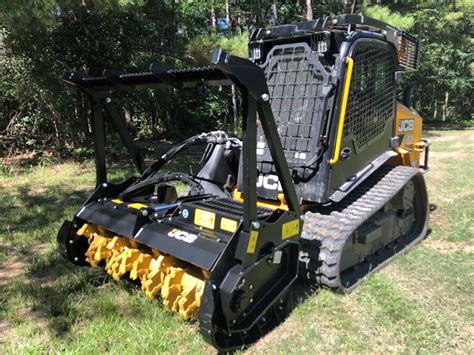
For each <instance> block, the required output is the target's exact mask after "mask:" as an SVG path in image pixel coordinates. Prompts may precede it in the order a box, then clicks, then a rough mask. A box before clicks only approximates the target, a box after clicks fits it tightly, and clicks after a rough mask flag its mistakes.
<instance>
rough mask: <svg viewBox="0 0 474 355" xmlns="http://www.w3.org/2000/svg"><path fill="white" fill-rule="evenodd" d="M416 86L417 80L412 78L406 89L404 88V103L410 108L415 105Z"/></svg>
mask: <svg viewBox="0 0 474 355" xmlns="http://www.w3.org/2000/svg"><path fill="white" fill-rule="evenodd" d="M415 87H416V81H415V80H412V81H410V82H409V83H408V84H407V86H406V87H405V90H403V104H404V105H405V106H406V107H408V108H411V107H413V93H414V91H415Z"/></svg>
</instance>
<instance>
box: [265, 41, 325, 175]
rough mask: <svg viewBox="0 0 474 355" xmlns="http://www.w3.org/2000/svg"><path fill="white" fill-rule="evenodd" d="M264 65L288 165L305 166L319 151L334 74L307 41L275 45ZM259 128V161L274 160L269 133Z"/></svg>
mask: <svg viewBox="0 0 474 355" xmlns="http://www.w3.org/2000/svg"><path fill="white" fill-rule="evenodd" d="M262 67H263V68H264V70H265V76H266V78H267V85H268V89H269V93H270V97H271V106H272V110H273V115H274V118H275V122H276V125H277V128H278V133H279V135H280V139H281V143H282V146H283V150H284V152H285V156H286V159H287V161H288V165H289V167H290V168H292V167H299V166H305V165H306V164H307V163H308V162H311V161H312V160H313V158H314V157H315V156H317V154H318V151H319V141H320V134H321V129H322V125H323V122H324V119H325V118H326V115H327V110H328V94H329V92H330V91H331V88H332V87H333V85H332V84H331V76H330V75H329V73H328V72H327V71H326V70H325V68H324V67H323V65H322V64H321V62H320V61H319V60H318V55H317V53H316V54H314V55H313V54H312V50H311V48H310V47H309V46H308V44H306V43H295V44H288V45H281V46H275V47H273V48H272V50H271V51H270V52H269V53H268V55H267V58H266V61H265V63H264V64H263V65H262ZM257 129H258V131H257V160H258V162H260V163H263V162H268V163H270V162H271V161H272V159H271V155H270V151H269V150H268V147H267V145H266V142H265V135H264V133H263V130H262V128H261V127H260V125H259V127H258V128H257ZM265 165H267V164H265ZM269 165H272V164H269ZM267 166H268V165H267ZM264 170H267V169H264Z"/></svg>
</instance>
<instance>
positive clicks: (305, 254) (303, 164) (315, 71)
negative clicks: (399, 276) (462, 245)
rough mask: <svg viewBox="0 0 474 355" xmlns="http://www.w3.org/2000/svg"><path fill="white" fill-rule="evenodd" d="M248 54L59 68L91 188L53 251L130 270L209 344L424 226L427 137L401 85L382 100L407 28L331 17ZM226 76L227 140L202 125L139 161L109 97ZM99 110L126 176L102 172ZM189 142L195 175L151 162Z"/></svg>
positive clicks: (413, 49) (231, 344) (373, 264)
mask: <svg viewBox="0 0 474 355" xmlns="http://www.w3.org/2000/svg"><path fill="white" fill-rule="evenodd" d="M249 52H250V59H243V58H238V57H235V56H232V55H229V54H227V53H225V52H223V51H222V50H220V49H217V50H216V51H215V52H214V54H213V56H212V59H211V64H210V65H209V66H208V67H203V68H170V67H167V66H163V65H160V64H153V65H152V66H151V67H150V70H148V71H144V72H134V73H129V72H119V71H113V70H106V71H105V72H104V74H103V76H100V77H90V76H84V75H81V74H77V73H73V72H66V73H65V75H64V80H65V81H66V82H68V83H70V84H73V85H76V86H77V87H78V88H79V89H81V90H82V91H83V92H85V93H87V94H88V95H89V96H90V98H91V102H92V114H93V117H92V122H93V128H94V134H95V152H96V170H97V188H96V190H95V191H94V192H93V193H92V195H91V196H90V197H89V198H88V199H87V201H85V202H84V204H83V205H82V207H81V208H80V209H79V211H78V212H77V213H76V215H75V216H74V217H73V219H72V221H65V222H64V224H63V225H62V227H61V229H60V231H59V234H58V243H59V249H60V251H61V253H62V255H63V256H64V257H65V258H66V259H68V260H70V261H71V262H73V263H75V264H77V265H91V266H93V267H97V266H103V267H105V269H106V270H107V272H108V273H109V274H110V275H111V276H112V277H113V278H114V279H116V280H119V279H120V278H122V277H124V276H127V277H129V278H131V279H132V280H137V282H138V283H139V284H140V285H141V288H142V289H143V290H144V291H145V293H146V296H147V297H149V298H153V297H155V296H157V297H160V298H161V300H162V302H163V304H164V305H165V306H166V307H167V308H169V309H170V310H171V311H173V312H177V313H179V315H180V316H181V317H182V318H183V319H197V320H198V322H199V328H200V331H201V333H202V335H203V337H204V338H205V340H206V341H207V342H209V343H210V344H212V345H214V346H215V347H216V348H217V349H219V350H223V351H226V350H232V349H235V348H240V347H242V346H244V345H246V344H249V343H251V342H253V341H255V340H257V339H258V338H259V337H261V336H262V335H263V334H265V333H266V332H267V331H268V330H269V329H271V328H273V327H274V326H275V325H277V324H278V323H279V322H281V321H282V320H283V319H284V318H285V316H286V315H287V314H288V312H289V311H290V310H291V307H290V306H289V304H290V303H289V302H288V298H289V294H290V291H291V289H292V288H294V286H295V281H296V280H297V279H298V278H303V279H309V280H312V282H315V283H318V284H320V285H322V286H326V287H329V288H331V289H333V290H336V291H339V292H342V293H346V292H349V291H351V290H352V289H353V288H354V287H356V286H357V285H358V284H359V283H360V282H361V281H362V280H363V279H364V278H365V277H367V276H368V275H370V274H372V273H373V272H375V271H376V270H378V269H380V268H381V267H382V266H384V265H385V264H387V263H388V262H389V261H390V260H391V259H392V258H393V257H395V256H396V255H399V254H402V253H404V252H406V251H407V250H408V249H409V248H411V247H412V246H413V245H415V244H416V243H418V242H420V241H421V240H422V239H423V238H424V237H425V236H426V234H427V229H428V217H429V206H428V198H427V191H426V187H425V182H424V178H423V172H425V171H426V170H427V169H428V166H427V165H428V147H429V141H427V140H423V139H422V137H421V127H422V119H421V117H420V116H419V115H418V114H417V113H416V112H415V111H414V110H413V109H412V108H411V107H410V106H411V105H410V88H409V89H408V90H407V92H406V95H405V96H404V100H403V103H404V104H403V103H398V102H397V96H396V95H397V93H396V86H397V85H396V83H397V81H398V80H399V78H400V77H401V73H402V70H403V69H411V70H416V69H417V66H418V62H419V43H418V41H417V40H416V39H415V38H413V37H411V36H410V35H408V34H407V33H405V32H402V31H399V30H397V29H395V28H393V27H391V26H389V25H387V24H385V23H382V22H379V21H376V20H373V19H370V18H367V17H364V16H361V15H340V16H335V17H327V18H322V19H318V20H315V21H308V22H301V23H296V24H291V25H283V26H277V27H273V28H268V29H259V30H256V31H254V32H253V33H252V35H251V37H250V44H249ZM232 84H235V85H236V86H237V87H238V89H239V90H240V93H241V98H242V141H240V140H239V139H237V138H232V137H228V136H227V135H226V134H225V133H223V132H210V133H203V134H200V135H197V136H194V137H191V138H190V139H188V140H186V141H184V142H182V143H180V144H178V145H176V146H175V147H174V148H173V149H171V150H170V151H169V152H168V153H166V154H164V155H163V156H162V157H161V158H160V159H159V160H157V161H156V162H154V163H153V164H151V165H150V166H149V167H145V164H144V161H143V159H142V157H141V155H140V152H139V150H138V149H137V147H136V146H135V144H134V142H133V140H132V139H131V138H130V136H129V133H128V131H127V129H126V127H125V124H124V121H123V118H122V116H121V113H122V111H121V110H120V108H119V107H118V104H116V103H115V100H114V95H113V94H114V92H117V91H127V90H129V91H133V90H143V89H150V88H151V89H153V88H158V87H171V88H173V89H182V88H197V89H198V91H200V92H205V91H206V87H207V86H213V85H214V86H229V85H232ZM104 117H108V118H109V120H110V123H111V124H112V126H113V127H115V129H116V130H117V131H118V133H119V135H120V137H121V138H122V140H123V142H124V144H125V146H126V147H127V149H128V151H129V152H130V154H131V157H132V159H133V161H134V163H135V165H136V167H137V169H138V170H139V171H140V173H141V176H138V177H133V178H130V179H129V180H126V181H124V182H122V183H120V184H112V183H109V182H107V174H106V165H105V153H104V144H105V143H104V141H105V133H104ZM203 143H204V144H207V148H206V150H205V152H204V155H203V157H202V161H201V167H200V169H199V171H198V172H197V173H195V174H193V175H189V174H185V173H180V172H176V173H175V172H171V173H169V172H167V173H161V172H160V171H161V169H162V167H163V166H164V165H165V164H166V163H167V162H168V161H170V160H172V159H173V158H174V157H175V156H176V155H177V154H181V153H182V152H183V151H184V150H186V149H187V148H189V147H190V146H193V145H195V144H203ZM176 181H178V182H180V183H182V184H185V185H187V186H188V189H189V192H188V193H186V194H185V195H184V196H179V195H178V193H177V191H176V187H175V185H173V182H176Z"/></svg>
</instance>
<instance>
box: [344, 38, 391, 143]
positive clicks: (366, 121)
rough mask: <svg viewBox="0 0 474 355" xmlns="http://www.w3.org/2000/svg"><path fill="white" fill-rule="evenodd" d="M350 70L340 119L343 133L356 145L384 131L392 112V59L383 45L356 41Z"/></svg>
mask: <svg viewBox="0 0 474 355" xmlns="http://www.w3.org/2000/svg"><path fill="white" fill-rule="evenodd" d="M352 58H353V59H354V71H353V74H352V82H351V89H350V92H349V100H348V104H347V111H346V118H345V121H344V136H345V137H347V136H348V135H350V134H353V135H354V136H355V137H356V143H357V145H358V146H359V147H361V146H363V145H365V144H367V143H369V142H370V141H371V140H372V139H374V138H375V137H377V136H378V135H379V134H381V133H382V132H383V131H384V128H385V124H386V122H387V120H389V119H390V118H391V117H392V115H393V112H394V107H395V106H394V105H395V82H394V70H395V62H394V59H393V56H392V53H391V52H390V51H389V50H388V49H386V48H384V47H378V46H377V47H375V46H373V45H364V44H359V45H358V46H357V47H356V49H355V50H354V52H353V54H352Z"/></svg>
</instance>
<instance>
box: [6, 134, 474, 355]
mask: <svg viewBox="0 0 474 355" xmlns="http://www.w3.org/2000/svg"><path fill="white" fill-rule="evenodd" d="M426 136H428V138H430V139H431V140H432V142H433V146H432V148H431V162H430V166H431V171H430V172H429V173H428V174H427V175H426V179H427V183H428V188H429V194H430V200H431V202H432V203H435V204H436V205H437V206H438V209H437V210H436V211H434V212H433V213H432V215H431V226H432V230H433V231H432V233H431V234H430V236H429V237H428V239H427V240H425V241H424V242H423V243H422V244H421V245H419V246H417V247H415V248H414V249H413V250H412V251H410V252H409V253H408V254H407V255H405V256H403V257H400V258H398V259H396V260H395V261H394V262H393V263H391V264H390V265H389V266H388V267H386V268H385V269H383V270H382V271H381V272H379V273H377V274H375V275H374V276H373V277H371V278H370V279H369V280H367V281H366V282H365V283H363V284H362V286H361V287H359V288H358V289H357V290H356V291H354V292H353V293H351V294H350V295H347V296H341V295H337V294H334V293H332V292H330V291H328V290H316V291H315V292H312V293H311V295H310V296H308V297H307V298H306V299H305V300H304V301H302V302H301V303H300V305H299V306H298V307H297V308H296V309H295V310H294V311H293V313H292V314H291V315H290V317H289V318H288V319H287V320H286V321H285V322H284V323H283V324H281V325H280V326H279V327H278V328H276V329H275V330H274V331H273V332H271V333H269V334H268V335H267V336H266V337H264V338H263V339H261V340H260V341H259V342H258V343H256V344H255V345H254V346H252V347H250V348H249V349H248V350H246V351H247V352H251V353H255V352H256V353H263V352H270V353H276V352H279V353H286V352H296V353H300V352H306V353H309V352H333V351H354V352H388V351H396V352H411V353H412V352H417V351H423V352H446V353H447V352H453V351H456V352H461V353H474V282H473V280H474V223H473V222H474V202H473V201H474V130H472V129H470V130H460V131H453V130H451V131H429V132H427V134H426ZM117 171H118V172H115V173H114V175H113V178H115V179H119V178H123V177H124V176H125V175H126V172H125V171H123V170H120V169H118V170H117ZM94 180H95V173H94V168H93V164H92V162H88V163H86V164H79V163H64V164H59V165H52V166H44V167H38V168H34V169H31V170H30V171H28V172H24V173H22V174H18V175H13V176H12V175H9V174H6V173H3V175H0V191H1V193H2V194H1V200H0V349H3V351H2V353H27V352H34V353H38V352H59V351H61V352H62V351H67V352H73V353H76V352H77V353H97V352H102V353H103V352H114V353H145V352H161V351H165V352H173V353H174V352H180V353H185V352H193V353H194V352H213V351H214V350H213V348H211V347H210V346H208V345H207V344H206V343H204V341H203V340H202V339H201V336H200V334H199V332H198V329H197V328H198V327H197V324H196V323H187V322H184V321H182V320H181V319H180V318H179V317H178V316H177V315H174V314H171V313H169V312H168V311H167V310H166V309H164V307H163V306H162V305H161V302H159V301H154V302H149V301H147V299H146V298H145V296H144V294H142V292H141V291H140V290H138V289H137V288H135V287H133V286H131V285H130V284H129V283H128V282H125V281H122V282H120V283H117V282H115V281H113V279H112V278H110V277H108V276H106V273H105V271H104V270H101V269H97V270H96V269H92V268H80V267H75V266H73V265H71V264H69V263H68V262H66V261H64V260H63V259H62V258H61V256H60V255H59V253H58V252H57V250H56V233H57V230H58V229H59V227H60V225H61V223H62V221H63V220H64V219H66V218H71V216H72V215H73V214H74V213H75V212H76V210H77V209H78V207H79V206H80V204H81V202H82V201H84V200H85V198H86V197H87V196H88V194H89V193H90V191H91V188H92V187H93V186H94Z"/></svg>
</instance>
